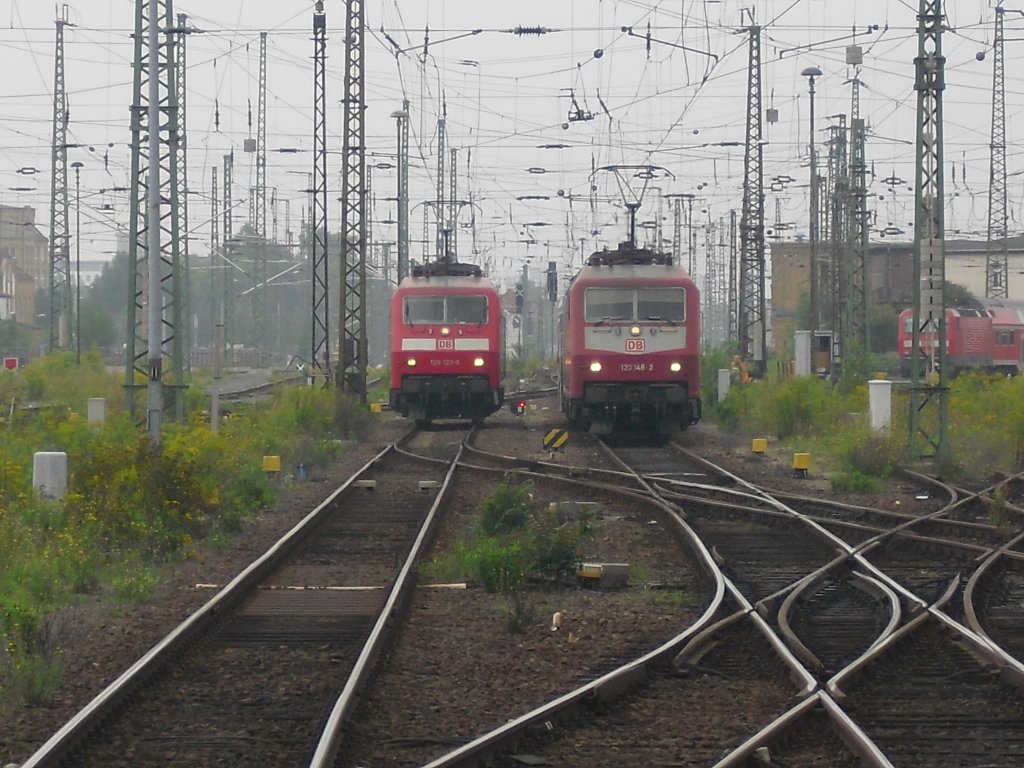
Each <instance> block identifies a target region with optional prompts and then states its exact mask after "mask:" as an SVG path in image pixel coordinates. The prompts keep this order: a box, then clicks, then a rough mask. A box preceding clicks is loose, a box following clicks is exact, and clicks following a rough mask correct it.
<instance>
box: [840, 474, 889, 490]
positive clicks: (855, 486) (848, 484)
mask: <svg viewBox="0 0 1024 768" xmlns="http://www.w3.org/2000/svg"><path fill="white" fill-rule="evenodd" d="M829 481H831V483H832V490H833V491H838V492H839V493H877V492H878V489H879V488H880V485H879V482H878V478H877V477H871V476H870V475H865V474H863V473H862V472H833V473H832V474H831V475H830V476H829Z"/></svg>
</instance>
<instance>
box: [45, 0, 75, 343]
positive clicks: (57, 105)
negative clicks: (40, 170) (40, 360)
mask: <svg viewBox="0 0 1024 768" xmlns="http://www.w3.org/2000/svg"><path fill="white" fill-rule="evenodd" d="M62 10H63V13H62V17H61V18H59V19H57V22H56V24H57V37H56V55H55V57H54V67H53V142H52V145H51V170H50V243H49V258H48V268H49V286H48V287H49V293H48V296H49V303H50V309H49V317H48V322H49V330H50V332H49V343H48V345H47V349H48V350H49V351H50V352H55V351H57V350H59V349H67V348H68V346H69V341H70V336H71V334H70V330H71V318H72V305H71V232H70V230H69V220H68V216H69V203H68V117H69V111H68V96H67V88H66V87H65V80H64V28H65V27H68V26H74V25H73V24H71V22H69V21H68V7H67V6H66V5H65V6H64V7H63V9H62Z"/></svg>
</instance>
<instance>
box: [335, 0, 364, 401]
mask: <svg viewBox="0 0 1024 768" xmlns="http://www.w3.org/2000/svg"><path fill="white" fill-rule="evenodd" d="M365 17H366V11H365V6H364V5H363V0H348V2H347V3H346V14H345V66H344V73H345V75H344V77H345V98H344V102H343V104H344V115H345V125H344V144H343V147H342V171H341V206H342V214H341V226H342V248H343V260H342V272H343V278H342V283H341V318H342V321H341V328H340V330H339V337H340V338H341V356H342V362H341V365H339V366H338V377H337V379H338V384H339V385H340V386H343V387H344V388H345V390H346V391H347V392H350V393H353V394H356V395H358V396H359V399H360V400H361V401H362V402H363V403H365V402H366V363H367V349H366V301H365V300H366V220H367V217H366V210H367V200H366V146H365V140H366V123H365V119H366V94H365V87H364V86H365V71H364V65H365V62H364V55H365V45H364V39H365V29H366V27H365V23H364V22H365Z"/></svg>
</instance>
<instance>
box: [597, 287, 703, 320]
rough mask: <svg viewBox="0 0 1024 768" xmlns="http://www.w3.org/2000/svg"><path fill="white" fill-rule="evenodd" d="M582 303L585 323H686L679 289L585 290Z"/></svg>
mask: <svg viewBox="0 0 1024 768" xmlns="http://www.w3.org/2000/svg"><path fill="white" fill-rule="evenodd" d="M583 303H584V307H583V317H584V320H585V321H586V322H588V323H598V322H601V321H602V320H626V321H629V322H632V321H634V320H662V321H668V322H673V323H680V322H683V321H684V320H686V291H685V290H683V289H682V288H653V287H652V288H588V289H587V290H586V292H585V293H584V297H583Z"/></svg>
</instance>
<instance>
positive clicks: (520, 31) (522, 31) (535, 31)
mask: <svg viewBox="0 0 1024 768" xmlns="http://www.w3.org/2000/svg"><path fill="white" fill-rule="evenodd" d="M510 31H511V32H512V34H513V35H546V34H547V33H548V32H551V31H552V30H550V29H548V28H547V27H516V28H515V29H513V30H510Z"/></svg>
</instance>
